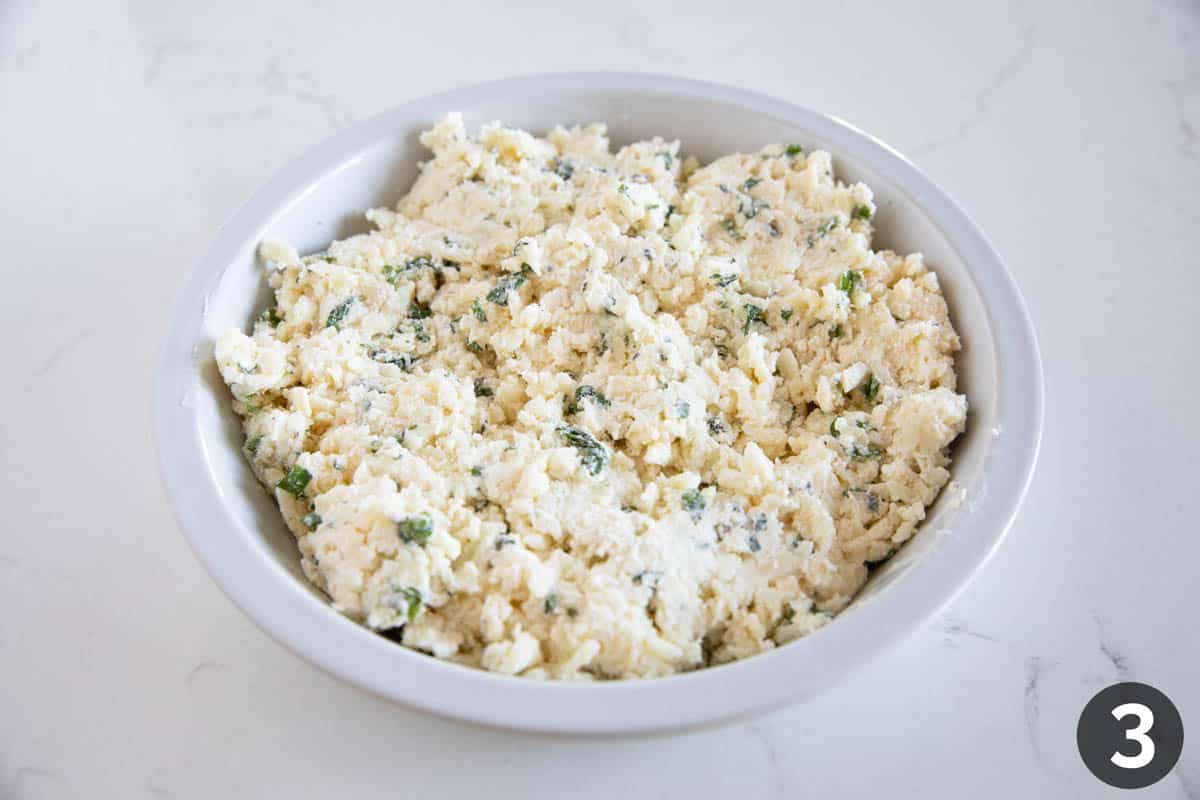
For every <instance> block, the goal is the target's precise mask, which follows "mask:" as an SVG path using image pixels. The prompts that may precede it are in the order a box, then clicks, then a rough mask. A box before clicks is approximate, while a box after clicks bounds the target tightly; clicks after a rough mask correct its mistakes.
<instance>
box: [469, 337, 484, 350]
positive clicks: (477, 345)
mask: <svg viewBox="0 0 1200 800" xmlns="http://www.w3.org/2000/svg"><path fill="white" fill-rule="evenodd" d="M467 349H468V350H470V351H471V352H472V353H482V352H483V345H481V344H480V343H479V342H473V341H471V340H470V339H468V340H467Z"/></svg>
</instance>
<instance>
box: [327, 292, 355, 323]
mask: <svg viewBox="0 0 1200 800" xmlns="http://www.w3.org/2000/svg"><path fill="white" fill-rule="evenodd" d="M352 305H354V298H353V297H347V298H346V299H345V300H343V301H342V302H340V303H338V304H337V305H336V306H334V308H333V310H332V311H330V312H329V316H328V317H327V318H326V319H325V327H326V328H335V329H337V330H339V331H340V330H341V329H342V323H343V322H345V321H346V316H347V315H348V314H349V313H350V306H352Z"/></svg>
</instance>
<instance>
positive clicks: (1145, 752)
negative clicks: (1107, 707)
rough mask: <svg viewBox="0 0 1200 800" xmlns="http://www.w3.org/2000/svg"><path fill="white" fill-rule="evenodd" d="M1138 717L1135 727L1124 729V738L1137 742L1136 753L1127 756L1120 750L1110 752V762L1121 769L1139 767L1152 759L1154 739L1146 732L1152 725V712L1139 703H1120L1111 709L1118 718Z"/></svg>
mask: <svg viewBox="0 0 1200 800" xmlns="http://www.w3.org/2000/svg"><path fill="white" fill-rule="evenodd" d="M1131 714H1132V715H1133V716H1135V717H1137V718H1138V724H1137V727H1136V728H1133V729H1132V730H1127V731H1125V738H1126V739H1128V740H1130V741H1131V742H1137V743H1138V748H1139V749H1138V754H1137V755H1136V756H1127V755H1125V754H1124V753H1122V752H1121V751H1120V750H1118V751H1117V752H1115V753H1113V754H1112V759H1111V760H1112V763H1114V764H1116V765H1117V766H1118V767H1120V768H1121V769H1141V768H1142V767H1144V766H1146V765H1147V764H1149V763H1150V762H1151V761H1153V760H1154V740H1153V739H1151V738H1150V737H1149V736H1147V735H1146V732H1147V731H1149V730H1150V728H1151V727H1152V726H1153V725H1154V712H1153V711H1151V710H1150V709H1149V708H1147V707H1146V706H1144V705H1142V704H1141V703H1122V704H1121V705H1119V706H1117V707H1116V708H1114V709H1113V710H1112V715H1113V716H1114V717H1116V718H1117V719H1118V720H1121V719H1124V718H1125V717H1128V716H1130V715H1131Z"/></svg>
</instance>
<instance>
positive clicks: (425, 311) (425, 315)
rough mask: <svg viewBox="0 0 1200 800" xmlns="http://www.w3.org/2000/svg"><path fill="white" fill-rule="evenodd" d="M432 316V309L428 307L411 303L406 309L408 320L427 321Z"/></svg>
mask: <svg viewBox="0 0 1200 800" xmlns="http://www.w3.org/2000/svg"><path fill="white" fill-rule="evenodd" d="M432 316H433V309H431V308H430V307H429V306H425V305H421V304H420V303H418V302H415V301H414V302H413V303H412V304H411V305H409V307H408V318H409V319H429V318H430V317H432Z"/></svg>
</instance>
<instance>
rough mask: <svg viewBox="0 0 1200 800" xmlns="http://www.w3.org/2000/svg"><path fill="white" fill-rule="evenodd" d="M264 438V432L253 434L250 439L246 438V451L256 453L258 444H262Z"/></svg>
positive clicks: (251, 453)
mask: <svg viewBox="0 0 1200 800" xmlns="http://www.w3.org/2000/svg"><path fill="white" fill-rule="evenodd" d="M262 440H263V437H262V434H259V435H258V436H251V437H250V438H249V439H247V440H246V452H247V453H249V454H250V455H254V454H255V453H257V452H258V446H259V445H260V444H262Z"/></svg>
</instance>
